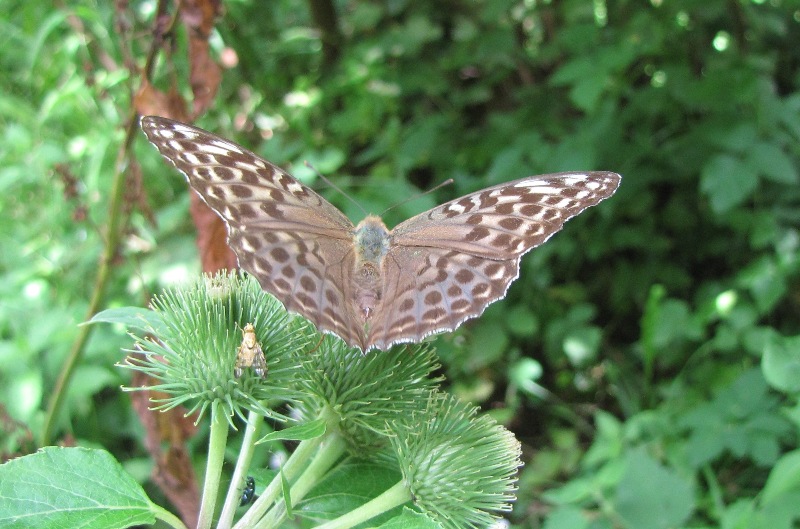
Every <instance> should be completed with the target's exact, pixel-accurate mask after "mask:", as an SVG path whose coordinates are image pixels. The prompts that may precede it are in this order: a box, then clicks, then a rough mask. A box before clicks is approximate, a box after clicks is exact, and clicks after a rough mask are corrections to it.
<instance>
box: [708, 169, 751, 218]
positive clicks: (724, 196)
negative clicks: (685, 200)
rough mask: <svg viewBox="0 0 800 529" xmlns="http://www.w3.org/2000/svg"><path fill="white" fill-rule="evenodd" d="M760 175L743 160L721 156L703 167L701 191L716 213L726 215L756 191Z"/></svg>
mask: <svg viewBox="0 0 800 529" xmlns="http://www.w3.org/2000/svg"><path fill="white" fill-rule="evenodd" d="M757 184H758V174H756V172H755V171H754V170H753V169H752V168H751V167H749V166H748V165H747V164H744V163H742V161H741V160H739V159H737V158H734V157H733V156H729V155H727V154H720V155H717V156H714V157H713V158H711V160H709V161H708V163H706V165H705V166H704V167H703V171H702V175H701V181H700V189H701V190H702V191H703V192H704V193H705V194H706V195H707V196H708V198H709V200H710V201H711V208H712V209H713V210H714V211H715V212H716V213H724V212H726V211H728V210H730V209H732V208H734V207H736V206H738V205H740V204H742V203H743V202H744V201H745V200H746V199H747V198H748V197H749V196H750V195H751V194H752V193H753V191H754V190H755V189H756V185H757Z"/></svg>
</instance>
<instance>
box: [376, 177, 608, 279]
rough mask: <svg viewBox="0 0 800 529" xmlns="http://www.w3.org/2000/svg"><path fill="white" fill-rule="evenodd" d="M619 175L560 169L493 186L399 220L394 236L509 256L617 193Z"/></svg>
mask: <svg viewBox="0 0 800 529" xmlns="http://www.w3.org/2000/svg"><path fill="white" fill-rule="evenodd" d="M619 180H620V178H619V175H617V174H615V173H608V172H590V173H556V174H550V175H541V176H532V177H528V178H523V179H521V180H516V181H514V182H508V183H506V184H501V185H497V186H494V187H489V188H487V189H483V190H481V191H477V192H475V193H471V194H469V195H466V196H464V197H461V198H458V199H456V200H452V201H450V202H447V203H446V204H442V205H441V206H438V207H436V208H433V209H431V210H430V211H427V212H425V213H422V214H420V215H417V216H416V217H413V218H411V219H409V220H407V221H405V222H403V223H401V224H399V225H398V226H397V227H396V228H395V229H394V230H392V236H393V242H394V243H395V244H397V245H400V246H404V245H407V246H436V247H441V248H450V249H453V250H458V251H462V252H464V253H468V254H471V255H482V256H485V257H489V258H491V259H509V258H511V257H512V256H519V255H522V254H524V253H525V252H527V251H529V250H530V249H532V248H535V247H536V246H539V245H540V244H542V243H543V242H545V241H546V240H547V239H548V238H549V237H550V236H551V235H553V234H554V233H556V232H557V231H559V230H560V229H561V228H562V227H563V226H564V222H566V221H567V220H568V219H570V218H572V217H574V216H575V215H577V214H578V213H580V212H581V211H583V210H584V209H586V208H588V207H590V206H594V205H595V204H597V203H598V202H600V201H601V200H603V199H605V198H608V197H609V196H611V195H613V194H614V191H616V189H617V186H618V185H619ZM512 279H513V278H512Z"/></svg>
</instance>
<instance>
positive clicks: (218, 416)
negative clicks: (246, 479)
mask: <svg viewBox="0 0 800 529" xmlns="http://www.w3.org/2000/svg"><path fill="white" fill-rule="evenodd" d="M224 409H225V407H224V406H223V405H222V402H220V401H214V403H213V404H212V405H211V432H210V435H209V440H208V460H207V461H206V476H205V483H203V499H202V502H201V504H200V513H199V515H198V518H197V529H209V528H210V527H211V523H212V521H213V520H214V507H215V506H216V501H217V492H218V491H219V481H220V475H221V473H222V463H223V461H224V460H225V444H226V442H227V440H228V419H227V417H225V416H224V415H223V410H224Z"/></svg>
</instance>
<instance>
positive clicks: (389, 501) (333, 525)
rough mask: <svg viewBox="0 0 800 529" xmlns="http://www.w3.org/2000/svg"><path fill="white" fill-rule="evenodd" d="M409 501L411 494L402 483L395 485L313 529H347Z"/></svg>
mask: <svg viewBox="0 0 800 529" xmlns="http://www.w3.org/2000/svg"><path fill="white" fill-rule="evenodd" d="M408 501H411V493H410V492H409V491H408V487H406V485H405V483H403V482H402V481H400V482H398V483H397V484H395V485H394V486H393V487H392V488H390V489H389V490H387V491H386V492H384V493H383V494H381V495H380V496H378V497H377V498H374V499H372V500H370V501H368V502H367V503H365V504H364V505H362V506H361V507H358V508H356V509H353V510H352V511H350V512H349V513H347V514H344V515H342V516H340V517H338V518H336V519H335V520H331V521H330V522H327V523H324V524H322V525H318V526H316V527H315V529H349V528H350V527H353V526H356V525H358V524H360V523H363V522H366V521H367V520H371V519H372V518H374V517H376V516H378V515H379V514H383V513H385V512H386V511H389V510H391V509H394V508H395V507H398V506H400V505H403V504H404V503H406V502H408Z"/></svg>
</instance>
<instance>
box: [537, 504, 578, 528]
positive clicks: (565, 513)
mask: <svg viewBox="0 0 800 529" xmlns="http://www.w3.org/2000/svg"><path fill="white" fill-rule="evenodd" d="M562 527H569V528H570V529H585V528H587V527H589V518H588V516H587V515H586V513H585V512H584V511H583V509H580V508H578V507H575V506H572V505H565V506H562V507H557V508H556V509H554V510H553V512H551V513H550V515H549V516H548V517H547V520H546V521H545V523H544V526H543V529H561V528H562Z"/></svg>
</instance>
